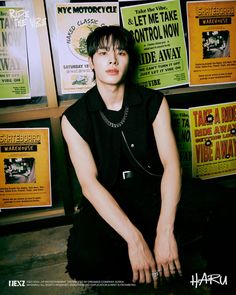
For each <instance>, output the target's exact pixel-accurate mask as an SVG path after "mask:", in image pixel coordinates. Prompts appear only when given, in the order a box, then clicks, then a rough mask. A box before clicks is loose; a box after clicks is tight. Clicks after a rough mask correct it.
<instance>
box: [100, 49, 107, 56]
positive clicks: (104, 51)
mask: <svg viewBox="0 0 236 295" xmlns="http://www.w3.org/2000/svg"><path fill="white" fill-rule="evenodd" d="M98 54H99V55H106V54H107V51H106V50H99V51H98Z"/></svg>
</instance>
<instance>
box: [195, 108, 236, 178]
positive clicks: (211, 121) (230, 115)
mask: <svg viewBox="0 0 236 295" xmlns="http://www.w3.org/2000/svg"><path fill="white" fill-rule="evenodd" d="M189 112H190V128H191V139H192V158H193V160H192V165H193V176H194V177H199V178H202V179H207V178H213V177H219V176H225V175H231V174H235V173H236V103H235V102H231V103H223V104H218V105H207V106H203V107H195V108H190V109H189Z"/></svg>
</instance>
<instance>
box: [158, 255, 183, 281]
mask: <svg viewBox="0 0 236 295" xmlns="http://www.w3.org/2000/svg"><path fill="white" fill-rule="evenodd" d="M157 269H158V273H159V276H160V277H163V276H164V277H166V278H169V277H170V276H175V275H177V274H178V275H180V276H182V271H181V265H180V262H179V259H175V260H173V261H170V262H167V263H162V264H160V263H158V264H157Z"/></svg>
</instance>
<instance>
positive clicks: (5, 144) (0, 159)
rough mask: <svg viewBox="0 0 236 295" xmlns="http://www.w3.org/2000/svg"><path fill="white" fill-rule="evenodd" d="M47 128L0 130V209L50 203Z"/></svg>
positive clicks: (49, 204)
mask: <svg viewBox="0 0 236 295" xmlns="http://www.w3.org/2000/svg"><path fill="white" fill-rule="evenodd" d="M50 183H51V182H50V152H49V129H48V128H27V129H26V128H21V129H0V208H1V209H3V208H19V207H21V208H24V207H44V206H51V204H52V203H51V184H50Z"/></svg>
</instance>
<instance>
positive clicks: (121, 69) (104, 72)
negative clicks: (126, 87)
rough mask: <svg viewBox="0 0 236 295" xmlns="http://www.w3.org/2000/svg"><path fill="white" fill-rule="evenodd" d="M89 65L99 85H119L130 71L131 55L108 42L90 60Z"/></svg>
mask: <svg viewBox="0 0 236 295" xmlns="http://www.w3.org/2000/svg"><path fill="white" fill-rule="evenodd" d="M89 64H90V67H91V69H92V70H94V72H95V76H96V82H97V84H106V85H119V84H120V83H121V82H123V79H124V77H125V75H126V73H127V71H128V66H129V55H128V53H127V52H126V51H125V50H122V49H119V48H118V47H117V46H115V45H114V44H112V42H111V41H109V40H108V42H107V43H104V45H103V46H102V47H100V48H98V50H97V51H96V53H95V54H94V56H93V57H92V58H89Z"/></svg>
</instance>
